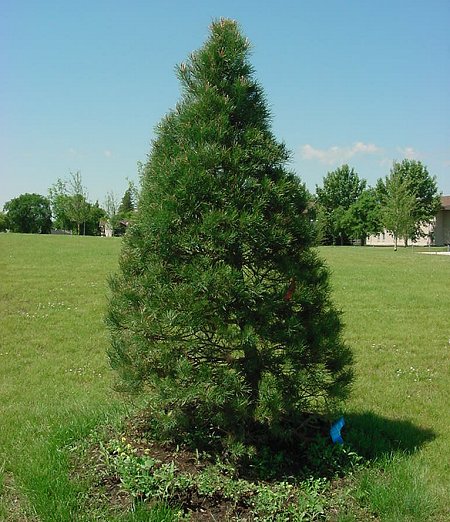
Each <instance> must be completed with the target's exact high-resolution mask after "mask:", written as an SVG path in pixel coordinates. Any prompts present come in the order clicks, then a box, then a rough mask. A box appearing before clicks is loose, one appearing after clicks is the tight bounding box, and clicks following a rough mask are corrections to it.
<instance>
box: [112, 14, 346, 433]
mask: <svg viewBox="0 0 450 522" xmlns="http://www.w3.org/2000/svg"><path fill="white" fill-rule="evenodd" d="M249 52H250V45H249V42H248V40H247V39H246V38H245V37H243V36H242V35H241V33H240V30H239V28H238V26H237V24H236V23H235V22H234V21H230V20H223V19H222V20H220V21H216V22H214V23H213V24H212V26H211V33H210V36H209V39H208V40H207V41H206V43H205V44H204V46H203V47H202V48H201V49H200V50H199V51H197V52H195V53H193V54H192V55H191V56H190V58H189V60H188V61H187V63H185V64H181V65H180V66H179V68H178V77H179V79H180V81H181V85H182V99H181V101H180V102H179V103H178V105H177V106H176V108H175V109H174V110H172V111H171V112H169V113H168V114H167V116H166V117H165V118H164V119H163V120H162V121H161V122H160V124H159V125H158V127H157V129H156V138H155V140H154V142H153V144H152V150H151V154H150V156H149V160H148V163H147V165H146V166H145V169H144V172H143V176H142V180H141V181H142V190H141V196H140V201H139V210H138V213H137V217H136V220H135V223H134V224H133V226H132V227H131V228H130V229H129V231H128V233H127V235H126V236H125V238H124V245H123V249H122V253H121V258H120V268H119V272H118V274H117V275H116V276H115V277H114V278H113V279H112V280H111V290H112V294H111V299H110V304H109V314H108V323H109V325H110V330H111V334H112V344H111V348H110V351H109V356H110V360H111V363H112V365H113V367H114V368H115V369H116V370H117V371H118V372H119V374H120V376H121V382H122V384H123V385H124V386H125V387H126V388H128V389H136V390H144V391H145V393H147V396H148V399H149V403H150V405H152V406H153V409H152V412H153V422H156V421H158V422H159V424H158V426H159V429H160V430H161V431H160V433H163V436H164V434H167V436H169V435H168V434H172V435H173V433H183V434H185V435H186V434H188V435H189V434H191V435H192V433H193V432H194V431H198V430H200V431H201V429H202V428H204V429H205V430H206V429H212V427H215V428H214V429H216V430H218V431H217V433H219V434H225V433H227V434H228V435H234V436H237V437H239V438H241V439H242V438H243V437H244V436H246V435H248V433H249V432H250V431H251V429H252V427H254V426H256V425H258V426H261V425H262V426H266V427H270V429H271V430H273V431H274V432H276V431H277V430H278V432H279V433H280V434H281V433H284V434H286V433H288V431H289V430H287V431H286V421H288V420H289V422H290V424H291V425H292V427H293V428H295V422H296V421H295V419H299V418H300V415H301V414H302V413H303V412H306V411H312V410H314V409H319V408H322V407H323V405H324V403H325V402H326V401H327V400H329V399H335V398H341V397H344V396H345V395H346V393H347V391H348V388H349V383H350V381H351V377H352V372H351V352H350V350H349V348H348V347H347V346H346V345H345V344H344V342H343V340H342V338H341V322H340V316H339V313H338V312H337V311H336V309H335V308H334V306H333V304H332V302H331V300H330V290H329V285H328V271H327V269H326V267H325V266H324V263H323V262H322V261H321V260H320V259H319V258H318V256H317V253H316V251H315V250H313V249H312V248H311V247H312V246H313V245H314V235H315V233H314V230H313V228H312V226H311V223H310V220H309V218H308V216H307V206H308V195H307V191H306V189H305V187H304V185H303V184H302V183H301V182H300V180H299V178H298V177H296V176H295V175H294V174H293V173H292V172H290V171H288V170H287V169H286V167H285V165H286V163H287V161H288V159H289V153H288V152H287V150H286V148H285V146H284V145H283V144H281V143H278V142H277V141H276V140H275V138H274V136H273V134H272V132H271V130H270V115H269V111H268V109H267V106H266V102H265V99H264V95H263V92H262V89H261V87H260V86H259V85H258V83H257V82H256V81H255V79H254V78H253V68H252V66H251V65H250V63H249V61H248V56H249ZM155 419H156V420H155ZM184 440H186V439H184Z"/></svg>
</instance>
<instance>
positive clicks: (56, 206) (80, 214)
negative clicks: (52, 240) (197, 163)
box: [0, 171, 137, 236]
mask: <svg viewBox="0 0 450 522" xmlns="http://www.w3.org/2000/svg"><path fill="white" fill-rule="evenodd" d="M136 207H137V189H136V187H135V185H134V183H133V182H131V181H129V182H128V188H127V189H126V191H125V193H124V195H123V197H122V199H121V201H120V203H119V201H118V200H117V198H116V196H115V195H114V193H113V192H109V193H108V194H107V195H106V198H105V202H104V204H103V205H102V206H100V204H99V202H98V201H96V202H95V203H92V202H91V201H89V196H88V192H87V189H86V187H85V186H84V185H83V180H82V177H81V173H80V172H79V171H78V172H75V173H72V172H71V173H70V175H69V178H67V179H63V178H59V179H58V180H57V181H56V182H55V183H54V184H53V185H52V186H51V187H50V188H49V191H48V196H42V195H40V194H29V193H26V194H21V195H20V196H18V197H16V198H13V199H11V200H10V201H8V202H7V203H5V205H4V207H3V210H4V212H2V213H0V231H5V230H10V231H11V232H20V233H34V234H49V233H50V232H51V231H52V229H57V230H64V231H67V232H70V233H72V234H78V235H90V236H95V235H100V234H101V233H102V230H103V231H104V229H105V228H109V230H110V231H111V234H113V235H121V234H123V233H124V231H125V228H126V226H127V225H128V223H129V222H130V221H131V220H132V219H133V217H134V213H135V210H136Z"/></svg>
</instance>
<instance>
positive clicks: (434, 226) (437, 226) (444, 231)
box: [366, 196, 450, 246]
mask: <svg viewBox="0 0 450 522" xmlns="http://www.w3.org/2000/svg"><path fill="white" fill-rule="evenodd" d="M422 232H423V234H424V237H420V238H418V239H417V240H416V241H413V242H412V244H413V245H414V246H430V245H433V246H444V245H450V196H441V208H440V210H439V212H438V213H437V214H436V217H435V219H434V220H433V221H432V222H431V223H430V224H428V225H424V226H423V228H422ZM366 245H371V246H393V245H394V236H393V235H392V234H390V233H389V232H387V231H384V232H383V233H381V234H377V235H373V236H369V237H368V238H367V241H366ZM398 245H399V246H400V245H404V242H403V239H399V241H398Z"/></svg>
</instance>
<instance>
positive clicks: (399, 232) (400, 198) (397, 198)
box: [381, 170, 416, 250]
mask: <svg viewBox="0 0 450 522" xmlns="http://www.w3.org/2000/svg"><path fill="white" fill-rule="evenodd" d="M415 206H416V198H415V196H414V194H413V193H412V189H411V186H410V183H409V181H408V180H406V179H404V177H403V176H402V175H401V174H400V172H398V171H396V170H393V171H392V172H391V174H390V176H387V177H386V179H385V182H384V183H383V196H382V210H381V221H382V224H383V226H384V227H385V229H386V230H387V231H388V232H390V233H391V234H392V235H393V236H394V250H397V245H398V239H399V238H403V240H404V241H405V246H406V244H407V241H408V238H410V237H412V236H414V233H415V230H416V222H415V217H414V210H415Z"/></svg>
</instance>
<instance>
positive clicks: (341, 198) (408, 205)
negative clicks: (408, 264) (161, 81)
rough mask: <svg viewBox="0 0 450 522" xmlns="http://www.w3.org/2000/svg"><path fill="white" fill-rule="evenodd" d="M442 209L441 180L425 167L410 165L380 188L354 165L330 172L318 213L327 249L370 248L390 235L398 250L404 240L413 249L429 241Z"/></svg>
mask: <svg viewBox="0 0 450 522" xmlns="http://www.w3.org/2000/svg"><path fill="white" fill-rule="evenodd" d="M439 208H440V196H439V192H438V188H437V183H436V178H435V177H434V176H431V175H430V174H429V172H428V170H427V168H426V166H425V165H423V164H422V163H421V162H420V161H416V160H409V159H404V160H403V161H401V162H396V161H394V163H393V166H392V168H391V171H390V174H389V175H388V176H386V177H385V178H384V179H382V178H380V179H379V180H378V181H377V183H376V185H375V187H369V186H367V181H366V180H365V179H362V178H360V177H359V175H358V174H357V173H356V172H355V170H354V169H353V168H350V167H349V166H348V165H342V166H341V167H339V168H338V169H336V170H335V171H332V172H329V173H328V174H327V175H326V176H325V177H324V179H323V186H322V187H316V194H315V196H314V204H313V206H312V213H313V216H314V220H315V223H316V230H317V234H318V238H319V241H320V242H321V243H322V244H328V245H346V244H350V243H353V242H355V241H359V242H360V243H361V244H362V245H364V244H365V242H366V239H367V237H368V236H370V235H372V234H379V233H381V232H383V231H387V232H389V233H391V234H392V235H393V237H394V241H395V248H397V243H398V240H399V239H402V240H403V241H404V243H405V245H407V244H408V241H415V240H417V239H418V238H420V237H424V236H425V235H426V232H425V231H424V226H425V225H427V224H429V223H430V222H431V221H432V220H433V218H434V217H435V216H436V213H437V212H438V210H439Z"/></svg>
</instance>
